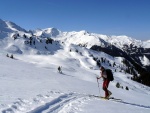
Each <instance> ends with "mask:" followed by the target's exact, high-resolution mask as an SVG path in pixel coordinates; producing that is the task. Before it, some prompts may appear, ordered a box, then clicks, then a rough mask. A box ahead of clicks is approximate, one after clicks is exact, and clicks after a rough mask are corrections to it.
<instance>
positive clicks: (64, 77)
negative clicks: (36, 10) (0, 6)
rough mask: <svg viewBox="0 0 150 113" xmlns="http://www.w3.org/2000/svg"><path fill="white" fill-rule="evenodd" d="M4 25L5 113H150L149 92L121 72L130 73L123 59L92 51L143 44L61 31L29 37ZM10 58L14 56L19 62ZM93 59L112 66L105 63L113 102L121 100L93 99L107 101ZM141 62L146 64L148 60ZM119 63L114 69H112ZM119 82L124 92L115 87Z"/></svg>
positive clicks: (0, 64)
mask: <svg viewBox="0 0 150 113" xmlns="http://www.w3.org/2000/svg"><path fill="white" fill-rule="evenodd" d="M0 22H1V23H2V24H0V25H1V26H0V29H1V31H2V32H1V33H0V35H1V36H2V38H1V39H0V78H1V79H0V86H1V87H0V91H1V94H0V112H2V113H26V112H28V113H99V112H105V113H116V112H117V113H123V112H124V113H127V112H132V113H149V111H150V102H149V98H150V88H149V87H147V86H144V85H142V84H139V83H137V82H134V81H132V80H131V77H132V76H133V75H130V74H125V73H124V72H123V71H121V69H122V68H124V69H126V68H127V67H126V66H124V64H123V63H122V61H123V59H124V58H122V57H116V58H115V57H112V56H110V55H108V54H105V53H103V52H96V51H93V50H90V49H89V48H90V47H92V46H93V45H101V46H102V47H107V45H108V44H109V43H111V44H112V43H113V44H115V43H117V44H115V45H117V46H118V47H122V46H121V45H122V44H130V43H132V42H135V44H139V45H140V44H141V42H140V41H133V40H134V39H131V38H129V37H127V36H123V37H124V38H123V39H122V36H121V37H119V36H112V37H110V36H106V35H100V34H94V33H89V32H87V31H84V30H83V31H79V32H75V31H73V32H61V31H60V30H57V29H56V28H47V29H38V30H35V31H32V32H31V31H30V32H26V31H25V30H24V29H22V28H20V27H18V26H16V25H15V24H13V23H10V22H8V21H7V22H6V21H3V20H0ZM108 42H109V43H108ZM144 44H145V45H147V42H145V43H144ZM79 45H82V46H84V47H82V46H79ZM6 54H8V55H9V56H10V55H11V54H14V59H11V58H9V57H6ZM94 58H98V59H101V58H106V60H107V62H105V63H101V64H102V65H103V66H104V67H106V68H111V69H112V71H113V73H114V78H115V80H114V81H113V82H111V83H110V86H109V90H110V91H111V92H112V93H113V94H112V97H116V98H119V99H122V101H113V100H103V99H100V98H96V97H93V96H89V95H101V96H104V91H103V90H102V88H101V87H102V82H103V81H102V80H99V84H98V83H97V80H96V77H97V76H99V73H100V72H99V68H98V66H97V62H96V61H95V60H94ZM141 60H143V62H145V65H147V62H148V59H147V58H146V56H145V57H142V58H141ZM108 61H109V63H108ZM114 62H115V63H116V64H115V66H114V67H111V66H110V65H109V64H111V65H112V64H113V63H114ZM58 66H62V72H63V73H62V74H60V73H58V70H57V68H58ZM117 82H119V83H120V85H121V86H122V87H123V89H122V88H116V83H117ZM98 86H99V87H98ZM126 87H128V88H129V90H126V89H125V88H126ZM116 108H117V109H116Z"/></svg>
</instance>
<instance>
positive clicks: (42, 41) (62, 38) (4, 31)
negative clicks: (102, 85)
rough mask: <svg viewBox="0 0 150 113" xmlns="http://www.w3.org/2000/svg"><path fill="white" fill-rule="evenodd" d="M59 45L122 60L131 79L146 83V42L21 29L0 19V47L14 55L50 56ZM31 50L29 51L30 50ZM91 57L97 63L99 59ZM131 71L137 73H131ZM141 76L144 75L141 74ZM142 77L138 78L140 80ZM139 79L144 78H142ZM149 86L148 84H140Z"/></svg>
mask: <svg viewBox="0 0 150 113" xmlns="http://www.w3.org/2000/svg"><path fill="white" fill-rule="evenodd" d="M62 43H63V44H69V45H70V44H74V45H77V46H80V47H85V48H87V49H91V50H95V51H99V52H105V53H107V54H109V55H111V56H113V57H123V58H124V59H125V60H124V61H123V62H124V64H125V65H126V66H127V67H129V69H131V70H132V72H131V70H129V69H128V70H127V72H128V73H130V74H133V75H134V77H133V79H134V80H137V81H139V82H143V81H144V80H145V78H148V80H150V75H149V73H150V71H149V70H150V40H147V41H141V40H136V39H133V38H131V37H128V36H107V35H102V34H96V33H90V32H87V31H85V30H83V31H79V32H76V31H72V32H62V31H60V30H58V29H56V28H46V29H36V30H29V31H27V30H25V29H23V28H21V27H20V26H18V25H16V24H15V23H13V22H10V21H4V20H1V19H0V48H2V49H3V50H5V51H7V52H9V53H15V54H54V53H55V51H57V50H58V49H60V48H62V49H63V46H62ZM30 48H32V49H30ZM93 58H94V59H95V60H96V61H97V62H98V61H99V59H97V58H95V57H94V56H93ZM133 68H134V69H135V70H136V71H137V72H138V73H139V75H137V73H136V72H135V71H133ZM145 73H146V74H147V75H145ZM141 76H142V77H141ZM143 76H146V77H144V78H143ZM144 84H146V85H150V83H149V82H144Z"/></svg>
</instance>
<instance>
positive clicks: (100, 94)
mask: <svg viewBox="0 0 150 113" xmlns="http://www.w3.org/2000/svg"><path fill="white" fill-rule="evenodd" d="M97 84H98V90H99V95H100V96H101V94H100V87H99V82H98V79H97Z"/></svg>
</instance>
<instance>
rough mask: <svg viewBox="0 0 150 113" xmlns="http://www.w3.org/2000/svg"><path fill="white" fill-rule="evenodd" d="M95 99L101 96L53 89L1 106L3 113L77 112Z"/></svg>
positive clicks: (123, 102) (127, 103)
mask: <svg viewBox="0 0 150 113" xmlns="http://www.w3.org/2000/svg"><path fill="white" fill-rule="evenodd" d="M93 99H99V98H97V97H91V96H89V95H86V94H78V93H61V92H54V91H51V92H49V94H47V95H44V96H43V95H41V94H39V95H37V97H36V98H32V99H31V100H25V99H20V98H18V101H16V102H14V103H12V105H8V106H7V107H5V108H3V109H2V108H1V110H0V111H1V112H2V113H77V112H79V111H82V109H81V108H82V106H83V105H85V104H87V103H88V102H87V101H91V100H93ZM101 100H103V99H101ZM109 102H115V103H118V104H119V103H120V104H125V105H131V106H135V107H141V108H145V109H150V106H145V105H140V104H135V103H129V102H126V101H120V100H110V101H109Z"/></svg>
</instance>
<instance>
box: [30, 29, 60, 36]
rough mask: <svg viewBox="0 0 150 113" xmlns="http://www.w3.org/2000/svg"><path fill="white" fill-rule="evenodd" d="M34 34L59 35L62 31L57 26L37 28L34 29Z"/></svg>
mask: <svg viewBox="0 0 150 113" xmlns="http://www.w3.org/2000/svg"><path fill="white" fill-rule="evenodd" d="M33 33H34V35H36V36H42V37H57V36H58V35H60V34H61V31H60V30H58V29H56V28H45V29H37V30H34V31H33Z"/></svg>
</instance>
